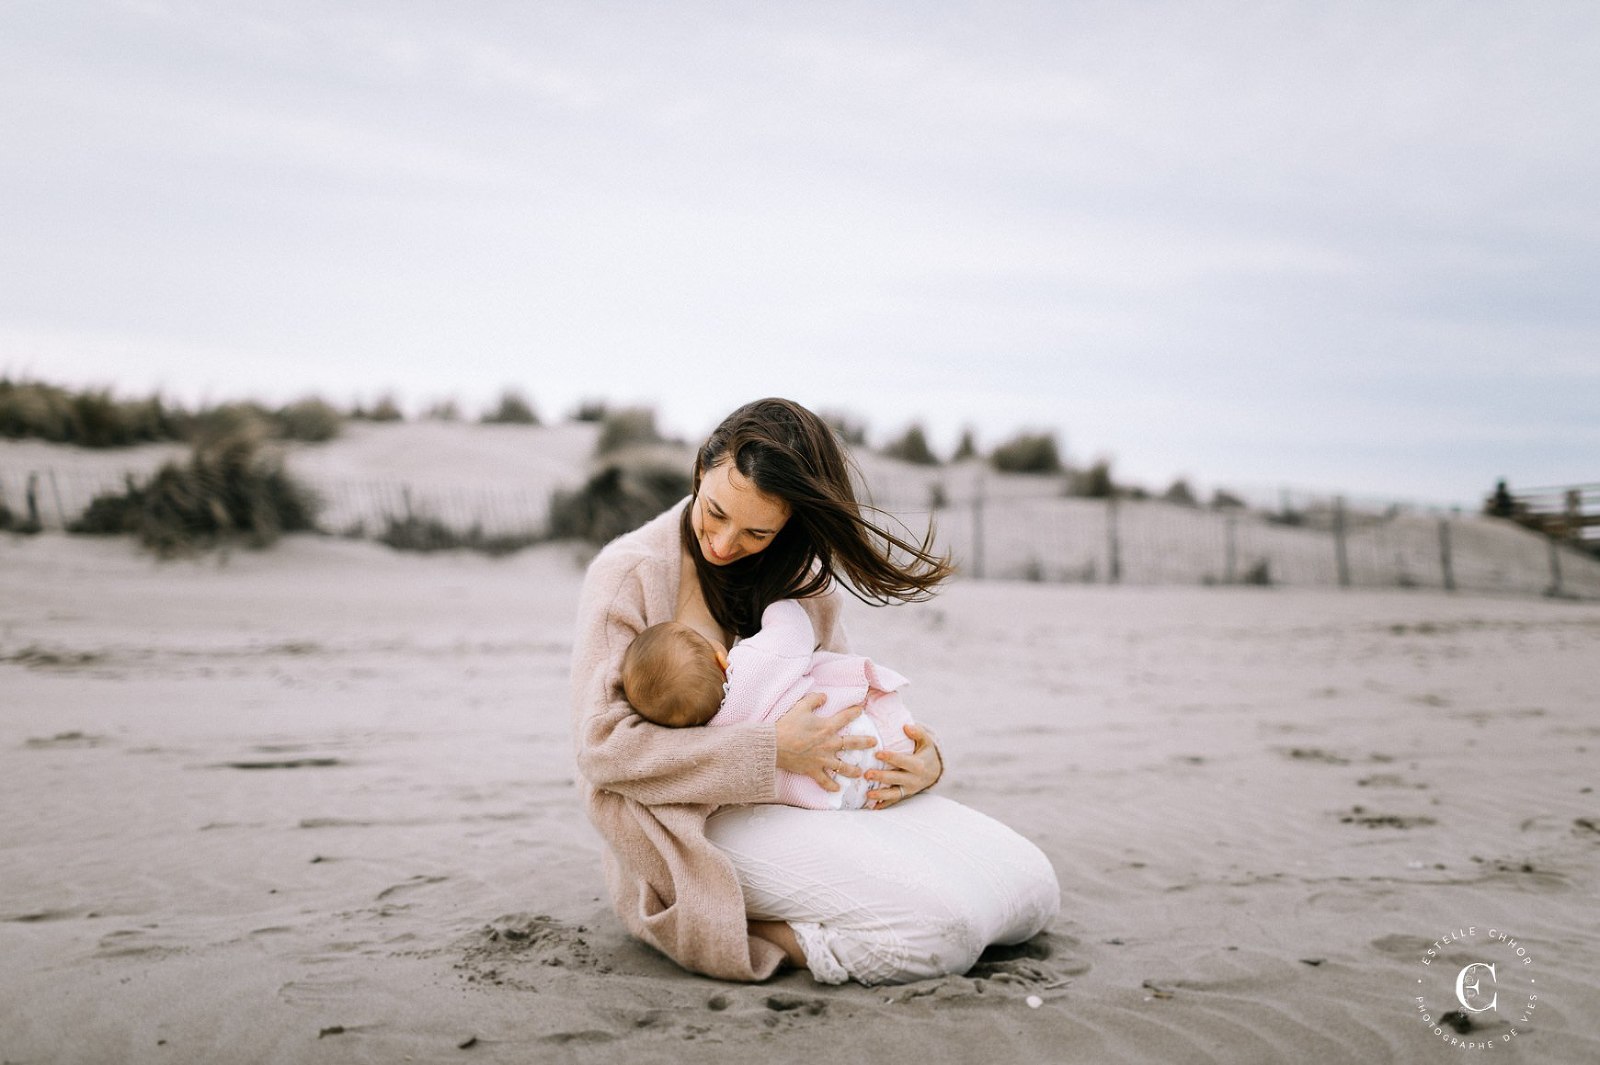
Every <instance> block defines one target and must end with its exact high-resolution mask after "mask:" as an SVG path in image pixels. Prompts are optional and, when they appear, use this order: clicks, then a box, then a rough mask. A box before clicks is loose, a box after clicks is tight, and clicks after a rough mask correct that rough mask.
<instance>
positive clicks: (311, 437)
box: [273, 396, 344, 444]
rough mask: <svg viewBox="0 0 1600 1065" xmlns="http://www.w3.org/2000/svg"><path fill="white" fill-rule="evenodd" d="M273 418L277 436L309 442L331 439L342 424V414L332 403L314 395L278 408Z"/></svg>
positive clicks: (318, 442) (337, 433)
mask: <svg viewBox="0 0 1600 1065" xmlns="http://www.w3.org/2000/svg"><path fill="white" fill-rule="evenodd" d="M273 420H274V422H275V423H276V425H277V430H278V435H279V436H281V437H283V438H284V439H286V440H303V441H305V442H306V443H310V444H320V443H322V442H324V441H327V440H332V439H333V438H334V437H336V436H338V435H339V430H340V429H341V428H342V427H343V425H344V417H343V415H341V414H340V413H339V411H338V410H337V409H336V408H335V407H334V406H333V404H331V403H328V402H326V401H325V400H321V399H318V398H317V397H315V396H307V397H306V398H305V399H301V400H296V401H295V402H293V403H291V404H289V405H288V406H286V407H284V408H282V409H281V410H279V411H278V413H277V416H276V417H275V418H274V419H273Z"/></svg>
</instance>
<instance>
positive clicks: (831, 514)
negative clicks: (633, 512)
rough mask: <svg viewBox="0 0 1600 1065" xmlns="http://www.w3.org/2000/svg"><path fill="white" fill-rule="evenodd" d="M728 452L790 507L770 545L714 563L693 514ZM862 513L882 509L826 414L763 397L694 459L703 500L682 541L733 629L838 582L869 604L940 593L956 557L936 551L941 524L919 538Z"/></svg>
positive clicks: (713, 606)
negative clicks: (709, 474)
mask: <svg viewBox="0 0 1600 1065" xmlns="http://www.w3.org/2000/svg"><path fill="white" fill-rule="evenodd" d="M729 459H731V460H732V462H733V464H734V468H735V469H737V470H738V471H739V472H740V473H741V474H742V475H744V476H745V477H747V478H749V479H750V480H751V481H753V482H754V483H755V486H756V488H758V489H759V490H761V491H762V492H764V493H766V494H767V495H770V496H774V497H776V498H778V499H781V500H783V501H784V502H785V503H787V504H788V505H789V520H788V521H786V522H784V525H783V528H782V529H780V530H779V531H778V534H777V535H776V536H774V537H773V538H772V542H771V543H769V544H768V545H767V546H766V548H765V549H764V550H762V551H759V552H757V553H756V554H754V555H747V556H745V557H744V558H741V559H739V560H738V561H736V562H732V563H729V564H728V565H726V566H713V565H712V564H711V563H709V562H707V561H706V559H705V555H704V554H703V553H702V552H701V551H700V548H699V545H698V544H697V543H695V538H694V528H693V526H692V525H691V524H690V518H691V513H692V511H693V508H694V507H695V506H696V505H697V504H698V501H699V496H700V481H701V478H702V477H703V476H704V475H705V473H706V471H707V470H709V469H711V468H712V467H714V466H716V465H718V464H719V463H721V462H724V461H727V460H729ZM863 510H870V511H875V508H872V507H864V506H863V505H862V504H861V503H859V502H857V500H856V494H855V489H854V488H853V487H852V485H851V482H850V466H849V463H848V460H847V459H846V456H845V452H844V449H843V448H842V447H841V446H840V444H839V441H838V439H837V438H836V437H835V436H834V433H833V430H832V429H830V428H829V427H828V424H827V423H826V422H824V421H823V420H822V419H821V418H819V417H817V416H816V415H815V414H813V413H811V412H810V411H809V410H807V409H806V408H804V407H802V406H801V405H800V404H798V403H795V402H793V401H792V400H787V399H758V400H756V401H755V402H754V403H746V404H745V405H744V406H742V407H740V408H739V409H738V410H736V411H734V412H733V413H732V414H730V415H728V416H727V417H726V418H724V419H723V420H722V424H721V425H719V426H717V428H716V429H715V431H713V432H712V434H711V435H710V436H709V437H707V438H706V442H705V443H704V444H703V445H701V448H700V451H699V453H698V454H697V455H696V456H695V462H694V497H693V498H692V499H690V501H689V506H688V507H687V508H685V510H684V512H683V525H682V532H683V542H684V545H685V546H686V547H687V548H688V549H689V556H690V557H691V558H693V559H694V567H695V572H696V573H697V574H698V575H699V577H700V587H701V589H702V591H703V592H704V594H705V599H706V605H707V606H708V607H709V608H710V610H711V616H712V617H713V618H715V619H716V620H717V623H718V624H719V625H721V626H722V627H723V628H724V629H726V630H727V631H729V632H732V633H735V634H737V635H739V636H751V635H753V634H754V633H755V632H756V631H757V630H758V629H759V628H760V625H761V612H762V611H763V610H765V609H766V608H767V607H768V606H770V605H771V604H772V603H774V602H776V601H777V600H779V599H803V598H805V597H807V596H811V595H817V594H819V593H821V592H824V591H826V590H827V589H828V588H830V587H831V586H832V585H833V582H834V581H835V580H837V581H839V582H840V583H841V584H843V585H844V586H845V588H846V589H848V590H849V591H850V592H851V594H853V595H854V596H856V598H858V599H860V600H862V601H863V602H867V603H874V604H879V605H881V604H885V603H891V602H902V603H910V602H920V601H922V600H924V599H928V598H930V597H932V595H933V592H934V589H935V588H936V587H938V585H939V584H940V582H942V581H943V580H945V578H947V577H949V576H950V574H951V573H952V572H953V570H952V567H951V565H950V558H949V556H948V555H937V554H935V553H934V550H933V523H932V522H931V521H930V522H929V523H928V531H927V533H926V534H925V535H924V536H923V537H922V540H921V542H920V543H914V542H912V541H911V540H908V539H905V538H903V537H901V536H897V535H895V534H894V533H892V532H890V531H889V530H888V529H886V528H884V527H883V526H882V525H881V524H879V523H877V522H875V521H870V520H868V519H867V518H866V517H864V516H863V514H862V511H863ZM878 513H881V512H878ZM897 556H899V557H903V558H904V561H903V562H902V561H899V560H898V559H897Z"/></svg>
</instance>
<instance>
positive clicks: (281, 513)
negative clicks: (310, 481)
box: [69, 433, 316, 557]
mask: <svg viewBox="0 0 1600 1065" xmlns="http://www.w3.org/2000/svg"><path fill="white" fill-rule="evenodd" d="M259 439H260V438H259V437H258V436H256V435H254V434H251V433H241V434H238V435H234V436H229V437H224V438H220V439H216V440H212V441H210V442H207V443H204V444H198V445H196V447H195V449H194V453H193V454H192V455H191V456H190V459H189V462H188V464H187V465H182V466H180V465H179V464H177V463H175V462H169V463H167V464H166V465H164V466H162V467H161V469H159V470H157V471H156V473H155V475H154V476H152V477H151V478H150V479H149V480H148V481H146V482H145V483H143V484H139V483H137V482H135V481H134V480H133V478H131V477H130V478H129V479H128V482H127V487H126V489H125V490H124V491H123V492H122V493H120V494H116V493H107V494H103V495H100V496H98V497H96V498H95V499H94V501H93V502H91V503H90V504H89V508H88V510H87V511H85V512H84V514H83V516H82V517H80V518H79V519H78V520H77V521H76V522H74V523H73V524H72V525H71V526H70V529H69V531H71V532H77V533H91V534H117V533H132V534H134V535H136V536H138V537H139V540H140V542H141V543H142V544H143V545H144V546H145V547H147V548H149V549H151V550H152V551H155V552H156V553H157V554H159V555H161V556H163V557H171V556H174V555H182V554H189V553H193V552H195V551H198V550H203V549H206V548H212V547H219V546H223V545H226V544H230V543H243V544H245V545H247V546H250V547H266V546H267V545H269V544H271V543H272V542H274V541H275V540H277V538H278V537H279V536H280V535H281V534H283V533H286V532H299V531H304V530H309V529H313V528H314V527H315V517H316V500H315V498H314V497H313V496H312V494H311V493H310V492H309V491H307V490H306V489H305V488H303V487H302V486H301V485H300V484H299V483H297V482H296V481H295V480H293V479H292V478H291V477H290V476H289V475H288V474H287V473H285V472H284V470H283V467H282V466H281V465H279V464H278V463H277V462H276V461H273V460H271V459H268V458H267V457H265V456H263V455H262V454H261V453H260V449H259Z"/></svg>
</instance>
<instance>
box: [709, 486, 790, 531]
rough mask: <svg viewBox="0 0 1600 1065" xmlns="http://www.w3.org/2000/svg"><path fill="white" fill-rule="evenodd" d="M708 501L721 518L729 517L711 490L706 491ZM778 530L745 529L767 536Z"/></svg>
mask: <svg viewBox="0 0 1600 1065" xmlns="http://www.w3.org/2000/svg"><path fill="white" fill-rule="evenodd" d="M706 502H707V503H708V504H709V505H711V506H713V507H715V508H717V517H719V518H727V516H728V512H727V511H726V510H724V509H722V504H721V503H718V502H717V501H716V500H715V499H713V498H712V496H711V493H710V492H707V493H706ZM777 531H778V530H777V529H746V530H745V532H750V533H757V534H760V535H765V536H773V535H776V534H777Z"/></svg>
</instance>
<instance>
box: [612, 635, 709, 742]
mask: <svg viewBox="0 0 1600 1065" xmlns="http://www.w3.org/2000/svg"><path fill="white" fill-rule="evenodd" d="M727 667H728V658H727V656H726V655H724V654H723V653H722V651H721V650H720V649H719V648H717V647H715V646H713V645H712V643H711V641H710V640H707V639H706V638H705V637H704V636H701V635H700V634H699V633H698V632H695V631H694V630H693V629H691V628H690V627H689V626H687V625H683V624H680V623H678V622H676V621H666V622H662V623H661V624H660V625H652V626H650V627H649V628H648V629H645V630H644V631H643V632H641V633H640V634H639V635H638V636H636V637H634V640H633V642H632V643H631V644H629V645H628V650H627V653H625V654H624V655H623V656H622V690H623V692H625V693H626V694H627V696H628V702H629V703H631V704H632V705H633V708H634V709H635V710H637V711H638V712H639V716H640V717H642V718H644V719H645V720H646V721H654V722H655V723H656V724H658V725H666V726H668V727H670V728H683V727H685V726H688V725H704V724H705V723H706V722H707V721H709V720H711V718H712V716H713V715H715V714H716V712H717V707H719V706H721V705H722V682H723V680H724V679H725V678H726V676H727V674H726V672H725V671H726V670H727Z"/></svg>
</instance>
